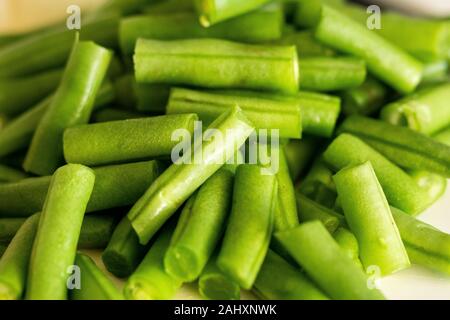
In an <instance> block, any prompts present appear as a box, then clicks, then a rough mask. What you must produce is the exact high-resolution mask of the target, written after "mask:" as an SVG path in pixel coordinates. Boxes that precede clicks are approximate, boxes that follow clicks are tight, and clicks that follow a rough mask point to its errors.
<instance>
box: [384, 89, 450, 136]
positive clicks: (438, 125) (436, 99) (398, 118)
mask: <svg viewBox="0 0 450 320" xmlns="http://www.w3.org/2000/svg"><path fill="white" fill-rule="evenodd" d="M449 99H450V84H449V83H444V84H442V85H438V86H433V87H431V88H425V89H422V90H420V91H418V92H416V93H413V94H412V95H410V96H407V97H405V98H403V99H400V100H399V101H395V102H393V103H390V104H388V105H387V106H385V107H384V108H383V110H382V111H381V119H383V120H384V121H386V122H389V123H392V124H395V125H399V126H405V127H409V128H411V129H413V130H416V131H419V132H422V133H424V134H427V135H432V134H434V133H436V132H438V131H440V130H442V129H444V128H446V127H448V126H449V125H450V108H448V107H447V103H446V102H447V101H448V100H449Z"/></svg>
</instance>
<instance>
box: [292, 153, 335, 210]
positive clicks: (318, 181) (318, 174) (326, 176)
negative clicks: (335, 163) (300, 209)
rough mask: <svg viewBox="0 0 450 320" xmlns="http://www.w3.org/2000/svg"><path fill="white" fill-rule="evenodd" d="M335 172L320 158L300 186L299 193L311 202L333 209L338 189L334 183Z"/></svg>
mask: <svg viewBox="0 0 450 320" xmlns="http://www.w3.org/2000/svg"><path fill="white" fill-rule="evenodd" d="M332 176H333V172H332V171H331V169H330V168H328V166H327V165H326V164H325V163H324V161H323V159H321V158H319V159H318V160H316V162H314V164H313V166H312V167H311V169H310V170H309V172H308V174H307V175H306V177H305V178H304V179H303V181H301V182H300V184H299V186H298V189H297V190H298V191H299V192H300V193H302V194H304V195H306V196H307V197H308V198H310V199H311V200H314V201H315V202H318V203H319V204H321V205H323V206H325V207H328V208H331V207H332V206H333V205H334V203H335V201H336V196H337V194H336V187H335V185H334V182H333V178H332Z"/></svg>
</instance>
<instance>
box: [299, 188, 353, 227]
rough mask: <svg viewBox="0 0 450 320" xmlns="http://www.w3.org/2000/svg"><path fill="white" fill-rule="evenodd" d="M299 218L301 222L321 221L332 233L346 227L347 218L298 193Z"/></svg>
mask: <svg viewBox="0 0 450 320" xmlns="http://www.w3.org/2000/svg"><path fill="white" fill-rule="evenodd" d="M296 196H297V207H298V218H299V220H300V221H301V222H307V221H313V220H319V221H320V222H322V224H323V225H324V226H325V228H326V229H327V230H328V231H329V232H330V233H334V232H335V231H336V230H337V229H338V228H339V226H342V225H345V218H344V217H343V216H342V215H340V214H338V213H336V212H334V211H333V210H331V209H329V208H327V207H324V206H322V205H321V204H319V203H317V202H315V201H313V200H311V199H309V198H308V197H305V196H304V195H302V194H301V193H297V194H296Z"/></svg>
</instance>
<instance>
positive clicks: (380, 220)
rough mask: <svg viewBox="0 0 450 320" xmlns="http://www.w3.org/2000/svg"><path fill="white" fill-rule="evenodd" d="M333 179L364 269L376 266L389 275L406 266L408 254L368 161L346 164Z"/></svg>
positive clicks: (407, 265) (408, 263) (408, 264)
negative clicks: (352, 165) (358, 163)
mask: <svg viewBox="0 0 450 320" xmlns="http://www.w3.org/2000/svg"><path fill="white" fill-rule="evenodd" d="M333 179H334V181H335V183H336V189H337V191H338V195H339V199H340V204H341V205H342V208H343V209H344V214H345V218H346V221H347V223H348V225H349V227H350V230H351V231H352V232H353V233H354V234H355V236H356V238H357V239H358V243H359V247H360V254H359V255H360V257H361V262H362V263H363V265H364V267H365V268H366V270H368V269H369V268H370V267H373V266H376V267H377V268H379V270H380V271H381V274H383V275H388V274H391V273H394V272H397V271H399V270H402V269H405V268H408V267H409V266H410V262H409V259H408V255H407V253H406V250H405V247H404V245H403V243H402V241H401V238H400V234H399V231H398V229H397V228H396V227H395V223H394V220H393V218H392V214H391V210H390V209H389V205H388V202H387V200H386V197H385V195H384V193H383V190H382V188H381V186H380V184H379V182H378V180H377V177H376V175H375V171H374V170H373V168H372V165H371V164H370V162H366V163H364V164H361V165H357V166H354V167H349V168H345V169H343V170H341V171H339V172H338V173H337V174H336V175H335V176H334V177H333Z"/></svg>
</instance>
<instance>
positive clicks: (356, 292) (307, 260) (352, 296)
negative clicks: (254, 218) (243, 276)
mask: <svg viewBox="0 0 450 320" xmlns="http://www.w3.org/2000/svg"><path fill="white" fill-rule="evenodd" d="M275 236H276V237H277V238H278V239H279V241H280V242H281V243H282V244H283V245H284V247H285V248H286V250H287V251H288V252H289V253H290V254H291V255H292V257H293V258H294V259H295V261H296V262H297V263H299V264H300V266H302V267H303V268H304V270H305V271H306V273H307V274H308V275H309V276H310V277H311V279H312V280H313V281H314V282H315V283H317V284H318V285H319V286H320V288H321V289H322V290H323V291H324V292H325V294H327V295H328V296H329V297H330V298H332V299H338V300H382V299H384V297H383V294H382V293H381V292H380V291H378V289H376V288H373V289H370V288H369V287H368V285H367V284H368V283H367V276H366V274H365V273H364V272H363V271H362V270H361V268H359V267H358V265H357V264H355V262H354V261H353V260H352V259H351V258H350V257H348V256H347V254H346V253H345V252H344V251H343V250H342V249H341V248H340V247H339V245H338V244H337V243H336V241H334V239H333V238H332V236H331V235H330V234H329V233H328V231H327V230H326V229H325V227H324V226H323V225H322V223H321V222H319V221H312V222H307V223H304V224H302V225H300V226H298V227H296V228H294V229H291V230H287V231H283V232H279V233H276V234H275ZM330 266H333V268H330Z"/></svg>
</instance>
